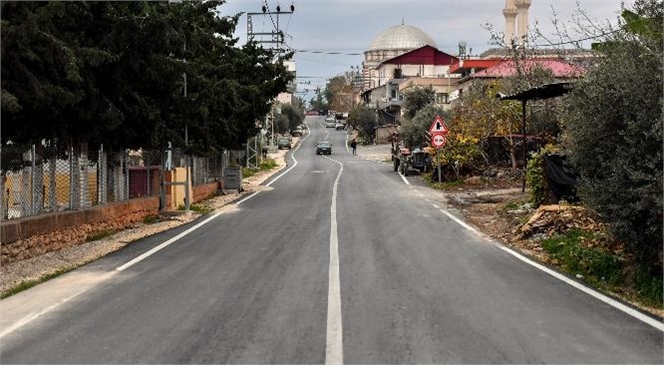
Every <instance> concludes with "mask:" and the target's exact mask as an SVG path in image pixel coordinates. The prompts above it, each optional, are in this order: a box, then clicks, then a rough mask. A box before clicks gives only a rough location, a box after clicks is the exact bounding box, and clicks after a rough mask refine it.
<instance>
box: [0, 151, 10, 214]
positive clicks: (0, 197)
mask: <svg viewBox="0 0 664 365" xmlns="http://www.w3.org/2000/svg"><path fill="white" fill-rule="evenodd" d="M0 154H2V146H0ZM5 169H6V167H5ZM6 178H7V172H6V171H5V170H2V166H0V222H1V221H3V220H5V217H6V216H5V214H6V213H7V211H6V208H5V204H6V203H5V179H6ZM7 200H9V197H7Z"/></svg>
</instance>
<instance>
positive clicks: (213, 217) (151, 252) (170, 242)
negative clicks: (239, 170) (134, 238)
mask: <svg viewBox="0 0 664 365" xmlns="http://www.w3.org/2000/svg"><path fill="white" fill-rule="evenodd" d="M220 215H221V212H218V213H214V214H213V215H211V216H210V217H208V218H206V219H205V220H204V221H202V222H200V223H198V224H196V225H195V226H193V227H191V228H189V229H187V230H186V231H184V232H181V233H180V234H178V235H177V236H175V237H173V238H171V239H169V240H168V241H165V242H163V243H162V244H160V245H159V246H156V247H153V248H152V249H151V250H149V251H147V252H144V253H143V254H141V255H139V256H138V257H136V258H134V259H133V260H131V261H129V262H127V263H125V264H124V265H121V266H118V267H117V268H116V269H115V270H116V271H122V270H125V269H127V268H130V267H131V266H133V265H135V264H137V263H139V262H141V261H143V260H145V259H146V258H148V257H149V256H151V255H153V254H155V253H157V252H159V251H161V250H163V249H164V248H166V247H167V246H169V245H170V244H172V243H174V242H176V241H178V240H179V239H180V238H182V237H184V236H186V235H188V234H189V233H191V232H193V231H195V230H197V229H199V228H201V227H203V226H204V225H206V224H208V223H210V221H212V220H213V219H215V218H217V217H218V216H220Z"/></svg>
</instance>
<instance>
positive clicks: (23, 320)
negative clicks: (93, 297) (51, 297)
mask: <svg viewBox="0 0 664 365" xmlns="http://www.w3.org/2000/svg"><path fill="white" fill-rule="evenodd" d="M85 291H86V290H85V289H84V290H80V291H78V292H76V293H74V294H72V295H70V296H68V297H66V298H65V299H62V300H61V301H59V302H57V303H55V304H53V305H51V306H49V307H47V308H44V309H43V310H41V311H39V312H37V313H33V314H31V315H28V316H26V317H23V318H21V319H20V320H19V321H17V322H16V323H14V324H12V325H11V326H9V327H8V328H5V330H4V331H2V332H1V333H0V338H3V337H5V336H6V335H8V334H10V333H12V332H14V331H16V330H17V329H19V328H21V327H23V326H25V325H26V324H28V323H30V322H32V321H34V320H35V319H37V318H39V317H41V316H43V315H44V314H46V313H48V312H50V311H52V310H54V309H56V308H57V307H59V306H61V305H63V304H65V303H67V302H68V301H70V300H72V299H74V298H76V297H77V296H79V295H81V294H82V293H83V292H85Z"/></svg>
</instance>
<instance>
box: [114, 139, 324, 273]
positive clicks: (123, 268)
mask: <svg viewBox="0 0 664 365" xmlns="http://www.w3.org/2000/svg"><path fill="white" fill-rule="evenodd" d="M310 133H311V132H309V133H308V134H307V135H306V136H305V137H304V138H302V140H301V141H299V143H298V145H297V147H295V149H294V150H293V153H291V158H292V159H293V162H294V164H293V166H291V167H290V168H288V169H287V170H286V171H284V172H283V173H281V174H280V175H279V176H277V177H276V178H275V179H274V180H272V181H270V182H269V183H268V184H266V186H270V185H272V183H274V182H275V181H277V180H279V178H281V177H282V176H284V175H286V174H287V173H288V172H289V171H290V170H292V169H293V168H295V166H297V160H296V159H295V156H294V154H295V152H296V151H297V150H298V149H299V148H300V146H301V145H302V142H304V140H306V139H307V138H308V137H309V134H310ZM258 193H260V190H259V191H257V192H255V193H253V194H251V195H249V196H248V197H246V198H244V199H242V200H240V201H238V202H237V203H235V204H236V205H238V206H239V205H240V204H242V203H244V202H246V201H247V200H249V199H251V198H253V197H255V196H256V195H258ZM220 215H221V212H218V213H214V214H213V215H211V216H210V217H208V218H207V219H205V220H204V221H202V222H200V223H198V224H196V225H195V226H193V227H191V228H189V229H187V230H186V231H184V232H182V233H180V234H178V235H177V236H175V237H173V238H171V239H169V240H167V241H165V242H163V243H161V244H160V245H159V246H156V247H154V248H152V249H151V250H149V251H147V252H145V253H143V254H141V255H139V256H138V257H136V258H134V259H133V260H131V261H129V262H127V263H125V264H123V265H121V266H119V267H117V268H116V269H115V270H116V271H123V270H125V269H127V268H129V267H131V266H133V265H135V264H137V263H139V262H141V261H143V260H145V259H146V258H148V257H149V256H151V255H153V254H155V253H157V252H159V251H161V250H162V249H164V248H166V247H167V246H169V245H171V244H172V243H174V242H176V241H178V240H179V239H180V238H182V237H184V236H186V235H188V234H190V233H191V232H193V231H195V230H197V229H199V228H201V227H202V226H204V225H206V224H208V223H210V222H211V221H212V220H214V219H215V218H217V217H218V216H220Z"/></svg>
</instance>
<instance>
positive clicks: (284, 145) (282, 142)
mask: <svg viewBox="0 0 664 365" xmlns="http://www.w3.org/2000/svg"><path fill="white" fill-rule="evenodd" d="M291 147H292V144H291V139H290V138H288V137H279V139H278V140H277V148H279V149H288V150H290V149H291Z"/></svg>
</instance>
